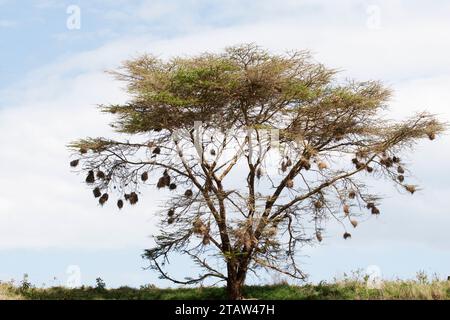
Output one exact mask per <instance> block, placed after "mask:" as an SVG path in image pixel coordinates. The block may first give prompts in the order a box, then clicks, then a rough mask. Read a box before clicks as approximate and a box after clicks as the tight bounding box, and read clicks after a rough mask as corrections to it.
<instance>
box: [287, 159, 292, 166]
mask: <svg viewBox="0 0 450 320" xmlns="http://www.w3.org/2000/svg"><path fill="white" fill-rule="evenodd" d="M290 166H292V161H291V159H290V158H289V157H286V167H290Z"/></svg>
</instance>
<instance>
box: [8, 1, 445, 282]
mask: <svg viewBox="0 0 450 320" xmlns="http://www.w3.org/2000/svg"><path fill="white" fill-rule="evenodd" d="M70 5H77V6H78V7H79V8H80V10H81V28H80V29H79V30H69V29H68V28H67V26H66V21H67V19H68V17H69V14H67V12H66V10H67V8H68V7H69V6H70ZM449 16H450V4H449V3H448V2H447V1H433V2H425V1H400V0H390V1H387V0H386V1H359V0H342V1H326V0H319V1H312V0H305V1H300V0H299V1H294V0H286V1H273V0H261V1H250V0H247V1H238V0H231V1H219V0H214V1H195V0H188V1H142V0H141V1H139V0H137V1H127V0H118V1H112V0H108V1H105V0H103V1H100V0H91V1H81V0H80V1H56V0H55V1H53V0H34V1H33V0H24V1H20V2H19V1H13V0H0V48H1V50H0V145H1V146H2V151H1V152H2V156H1V157H0V280H4V281H6V280H9V279H11V278H15V279H18V278H21V276H22V274H23V273H28V274H29V275H30V278H31V281H32V282H34V283H36V284H38V285H40V284H42V283H46V284H52V281H55V280H53V277H54V276H56V277H57V279H58V280H56V281H60V282H61V283H64V281H66V278H67V274H66V273H65V272H66V269H67V267H68V266H70V265H79V266H80V269H81V272H82V281H83V282H84V283H86V284H92V283H93V282H94V280H95V278H96V277H98V276H101V277H103V278H104V279H105V280H106V283H107V284H109V285H111V286H119V285H134V286H138V285H140V284H146V283H156V284H158V285H160V286H167V285H169V284H168V283H167V282H162V281H160V280H158V279H157V276H156V275H154V274H152V273H150V272H149V271H144V270H142V268H143V267H145V261H143V260H142V259H141V258H140V256H139V255H140V253H141V252H142V250H143V249H144V248H147V247H148V246H150V245H151V241H150V239H149V235H150V234H152V233H153V232H154V230H155V229H154V220H153V211H152V210H153V209H152V208H154V207H155V205H154V204H155V203H160V202H161V201H163V198H164V195H161V194H156V193H154V191H153V190H150V189H149V190H148V197H147V198H146V199H145V200H144V201H143V202H142V203H141V206H139V208H134V209H133V210H130V211H128V212H122V213H118V212H117V211H116V210H115V209H114V208H112V207H106V208H104V209H100V208H98V207H97V206H96V204H95V202H93V201H92V199H91V197H90V193H89V190H87V189H86V188H85V187H84V186H83V185H82V184H81V183H80V180H81V179H80V178H79V177H77V176H76V175H74V174H72V173H71V172H70V170H68V168H67V161H68V159H69V154H68V152H67V150H66V148H65V145H66V144H67V143H68V142H69V141H71V140H73V139H75V138H78V137H80V136H88V135H92V136H95V135H108V134H110V132H109V131H108V127H107V123H108V118H106V117H105V116H102V115H99V114H98V112H97V110H96V109H95V105H96V104H99V103H109V102H123V101H126V99H127V96H126V94H125V93H124V92H123V90H121V86H120V84H118V83H116V82H114V81H113V80H112V79H111V78H110V77H109V76H108V75H107V74H105V73H104V70H107V69H114V68H116V67H117V66H118V65H119V64H120V62H121V61H123V60H125V59H128V58H132V57H135V56H136V55H138V54H140V53H143V52H152V53H155V54H157V55H159V56H162V57H170V56H172V55H177V54H182V55H184V54H194V53H198V52H203V51H206V50H209V51H217V50H220V49H221V48H223V47H225V46H228V45H232V44H236V43H242V42H256V43H258V44H260V45H262V46H264V47H266V48H268V49H270V50H272V51H274V52H279V51H284V50H288V49H310V50H311V51H312V52H313V53H314V56H315V57H316V59H317V60H319V61H320V62H323V63H325V64H326V65H328V66H330V67H335V68H339V69H341V70H342V73H341V77H342V78H346V77H354V78H356V79H359V80H367V79H380V80H382V81H384V82H385V83H386V84H388V85H389V86H390V87H392V88H393V89H394V91H395V95H394V97H393V100H392V104H391V106H392V108H391V114H390V115H391V116H393V117H395V118H400V117H404V116H407V115H408V114H410V113H412V112H414V111H416V110H423V109H425V110H428V111H430V112H434V113H437V114H439V115H440V116H441V117H442V118H443V119H444V120H450V111H449V108H448V103H449V101H450V91H449V90H448V88H449V86H450V63H449V62H448V57H449V56H450V40H448V39H450V19H448V17H449ZM448 145H449V139H448V137H447V136H446V137H444V138H441V139H440V140H439V141H437V143H435V144H424V145H420V146H419V148H418V149H417V150H418V151H417V152H415V153H412V154H411V155H410V158H409V159H408V160H409V161H410V162H411V163H412V164H413V167H412V168H413V173H414V175H415V177H416V180H417V182H418V183H419V184H420V185H422V186H423V190H422V191H421V192H420V193H419V194H418V195H417V196H415V197H413V198H411V197H409V196H406V195H404V194H398V193H396V192H391V191H387V190H391V189H388V188H387V185H385V184H383V183H376V186H377V188H378V190H380V191H382V193H384V192H385V195H386V198H387V199H386V201H385V202H384V204H383V215H382V216H381V217H379V218H378V219H369V220H368V221H364V222H363V223H361V226H360V227H359V228H358V229H357V230H355V232H354V237H353V239H352V241H345V242H344V241H343V240H341V235H340V230H339V229H338V228H337V226H335V225H333V223H331V222H330V225H329V229H328V232H327V234H326V238H325V241H324V243H323V245H321V246H318V247H314V248H305V249H304V252H302V254H304V258H303V259H302V260H303V262H304V267H305V269H306V271H307V272H309V273H310V275H311V280H313V281H320V280H324V279H331V278H332V277H333V276H338V275H340V274H342V272H348V271H351V270H355V269H358V268H363V269H365V268H367V266H370V265H377V266H379V267H380V269H381V270H382V272H383V274H384V275H385V276H386V277H395V276H399V277H412V276H413V275H414V273H415V272H416V271H418V270H420V269H423V270H426V271H427V272H429V273H433V272H437V273H439V274H441V275H442V276H446V272H447V273H448V272H449V271H448V270H449V269H450V247H449V245H448V243H450V233H449V232H448V228H449V226H450V215H449V212H448V209H447V208H449V205H450V203H449V200H448V195H449V191H450V187H449V186H448V184H447V181H449V179H450V172H449V171H448V169H447V170H446V169H445V168H446V166H447V163H448V162H449V160H450V152H449V151H447V150H448V149H449V148H448ZM430 159H432V161H431V162H430ZM179 265H185V261H184V260H183V259H182V258H178V259H175V260H174V267H173V268H174V270H175V271H177V270H180V268H178V267H179ZM266 281H271V277H269V276H268V277H266Z"/></svg>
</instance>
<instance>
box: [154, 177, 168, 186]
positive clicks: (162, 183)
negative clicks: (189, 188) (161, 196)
mask: <svg viewBox="0 0 450 320" xmlns="http://www.w3.org/2000/svg"><path fill="white" fill-rule="evenodd" d="M165 186H166V182H165V181H164V177H161V178H159V180H158V183H157V184H156V187H157V188H158V189H162V188H164V187H165Z"/></svg>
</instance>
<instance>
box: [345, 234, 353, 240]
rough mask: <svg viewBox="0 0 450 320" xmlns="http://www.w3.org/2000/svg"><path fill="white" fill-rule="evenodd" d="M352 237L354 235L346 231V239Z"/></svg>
mask: <svg viewBox="0 0 450 320" xmlns="http://www.w3.org/2000/svg"><path fill="white" fill-rule="evenodd" d="M351 237H352V235H351V234H350V233H348V232H345V233H344V239H345V240H347V239H348V238H351Z"/></svg>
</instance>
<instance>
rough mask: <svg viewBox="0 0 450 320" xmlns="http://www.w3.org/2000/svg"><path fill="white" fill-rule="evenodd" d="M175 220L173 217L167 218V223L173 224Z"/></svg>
mask: <svg viewBox="0 0 450 320" xmlns="http://www.w3.org/2000/svg"><path fill="white" fill-rule="evenodd" d="M174 222H175V218H173V217H170V218H169V219H167V223H168V224H173V223H174Z"/></svg>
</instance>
